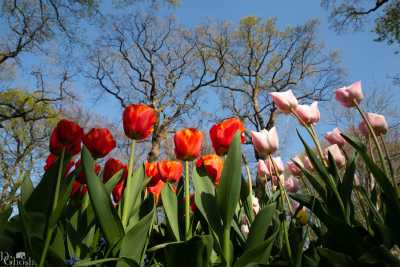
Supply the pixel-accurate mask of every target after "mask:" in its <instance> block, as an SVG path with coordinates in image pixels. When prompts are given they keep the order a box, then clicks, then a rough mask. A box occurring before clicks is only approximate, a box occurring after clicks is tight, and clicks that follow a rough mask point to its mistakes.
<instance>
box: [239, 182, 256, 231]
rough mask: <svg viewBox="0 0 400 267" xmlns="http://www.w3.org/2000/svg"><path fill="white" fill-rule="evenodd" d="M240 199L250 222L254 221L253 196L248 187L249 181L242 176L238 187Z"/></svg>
mask: <svg viewBox="0 0 400 267" xmlns="http://www.w3.org/2000/svg"><path fill="white" fill-rule="evenodd" d="M240 200H241V201H242V204H243V207H244V210H245V212H246V215H247V218H248V219H249V222H250V224H251V223H253V221H254V212H253V198H252V195H251V192H250V189H249V183H248V182H247V180H245V179H244V178H242V183H241V188H240Z"/></svg>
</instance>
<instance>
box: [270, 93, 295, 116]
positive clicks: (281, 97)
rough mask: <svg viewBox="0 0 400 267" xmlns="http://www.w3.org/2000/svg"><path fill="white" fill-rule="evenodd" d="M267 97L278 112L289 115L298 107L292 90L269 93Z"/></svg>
mask: <svg viewBox="0 0 400 267" xmlns="http://www.w3.org/2000/svg"><path fill="white" fill-rule="evenodd" d="M269 95H270V96H271V97H272V101H273V102H274V103H275V105H276V106H277V108H278V109H279V111H281V112H283V113H290V112H292V109H294V108H296V107H297V105H298V102H297V98H296V97H295V96H294V94H293V92H292V90H287V91H286V92H271V93H269Z"/></svg>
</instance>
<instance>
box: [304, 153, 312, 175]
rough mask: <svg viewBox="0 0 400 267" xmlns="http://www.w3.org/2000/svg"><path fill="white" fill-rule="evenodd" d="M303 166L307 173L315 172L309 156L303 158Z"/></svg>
mask: <svg viewBox="0 0 400 267" xmlns="http://www.w3.org/2000/svg"><path fill="white" fill-rule="evenodd" d="M303 165H304V168H305V169H306V170H307V171H310V172H311V171H313V170H314V166H313V165H312V163H311V160H310V159H309V157H307V156H304V158H303Z"/></svg>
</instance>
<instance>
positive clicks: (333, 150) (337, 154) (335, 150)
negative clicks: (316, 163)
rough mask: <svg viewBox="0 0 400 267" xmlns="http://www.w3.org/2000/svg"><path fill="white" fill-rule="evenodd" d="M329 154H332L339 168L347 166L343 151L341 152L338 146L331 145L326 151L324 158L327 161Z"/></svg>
mask: <svg viewBox="0 0 400 267" xmlns="http://www.w3.org/2000/svg"><path fill="white" fill-rule="evenodd" d="M328 153H330V154H331V155H332V157H333V160H334V161H335V163H336V166H338V168H342V167H343V166H344V165H346V158H345V156H344V155H343V153H342V151H341V150H340V148H339V146H338V145H336V144H335V145H330V146H328V147H327V148H325V150H324V156H325V158H326V159H328Z"/></svg>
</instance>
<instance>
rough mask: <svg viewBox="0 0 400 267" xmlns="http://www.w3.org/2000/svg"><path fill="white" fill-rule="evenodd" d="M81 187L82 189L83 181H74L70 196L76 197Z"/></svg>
mask: <svg viewBox="0 0 400 267" xmlns="http://www.w3.org/2000/svg"><path fill="white" fill-rule="evenodd" d="M80 189H81V183H79V182H77V181H73V182H72V189H71V194H70V197H74V196H75V195H76V193H78V192H79V190H80Z"/></svg>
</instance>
